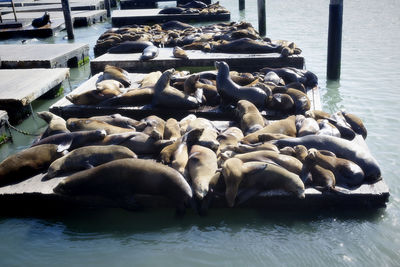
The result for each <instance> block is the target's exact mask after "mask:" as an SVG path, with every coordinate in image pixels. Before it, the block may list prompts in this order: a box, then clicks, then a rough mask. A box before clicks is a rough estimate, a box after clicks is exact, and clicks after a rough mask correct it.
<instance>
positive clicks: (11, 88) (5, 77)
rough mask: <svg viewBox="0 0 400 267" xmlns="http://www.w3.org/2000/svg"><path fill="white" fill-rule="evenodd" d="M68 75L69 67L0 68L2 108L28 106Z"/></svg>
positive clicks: (0, 100) (0, 99)
mask: <svg viewBox="0 0 400 267" xmlns="http://www.w3.org/2000/svg"><path fill="white" fill-rule="evenodd" d="M68 76H69V69H68V68H57V69H18V70H0V108H2V107H3V106H8V105H21V106H26V105H28V104H29V103H31V102H32V101H33V100H35V99H37V98H38V97H40V96H42V95H43V94H45V93H46V92H48V91H49V90H50V89H52V88H54V87H56V86H57V85H58V84H60V83H62V82H63V81H64V80H65V79H66V78H67V77H68Z"/></svg>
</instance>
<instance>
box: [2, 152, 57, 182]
mask: <svg viewBox="0 0 400 267" xmlns="http://www.w3.org/2000/svg"><path fill="white" fill-rule="evenodd" d="M62 155H63V152H60V151H59V149H58V145H54V144H42V145H38V146H35V147H31V148H28V149H25V150H22V151H20V152H18V153H16V154H14V155H11V156H9V157H7V158H6V159H5V160H3V161H2V162H1V163H0V186H5V185H8V184H12V183H18V182H21V181H23V180H26V179H28V178H29V177H32V176H34V175H36V174H39V173H41V172H42V171H44V170H46V169H47V168H48V167H49V165H50V164H51V163H52V162H53V161H54V160H56V159H58V158H59V157H61V156H62Z"/></svg>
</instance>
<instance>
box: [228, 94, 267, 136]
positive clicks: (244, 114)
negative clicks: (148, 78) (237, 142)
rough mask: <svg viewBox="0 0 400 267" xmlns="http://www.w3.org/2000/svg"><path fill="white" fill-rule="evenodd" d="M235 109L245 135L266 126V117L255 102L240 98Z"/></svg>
mask: <svg viewBox="0 0 400 267" xmlns="http://www.w3.org/2000/svg"><path fill="white" fill-rule="evenodd" d="M235 111H236V114H237V116H238V117H239V118H240V129H242V131H243V133H244V135H248V134H249V133H253V132H255V131H258V130H260V129H262V128H264V126H265V120H264V117H263V116H262V115H261V113H260V111H259V110H258V108H257V107H256V106H255V105H254V104H253V103H251V102H249V101H247V100H239V101H238V102H237V104H236V110H235Z"/></svg>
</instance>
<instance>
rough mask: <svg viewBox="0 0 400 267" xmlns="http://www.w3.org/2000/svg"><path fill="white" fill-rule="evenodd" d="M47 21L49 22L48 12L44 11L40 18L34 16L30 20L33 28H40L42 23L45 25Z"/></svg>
mask: <svg viewBox="0 0 400 267" xmlns="http://www.w3.org/2000/svg"><path fill="white" fill-rule="evenodd" d="M47 23H51V21H50V14H49V12H47V11H46V12H44V15H43V16H41V17H40V18H36V19H33V20H32V26H33V27H34V28H40V27H43V26H44V25H47Z"/></svg>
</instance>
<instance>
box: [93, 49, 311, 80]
mask: <svg viewBox="0 0 400 267" xmlns="http://www.w3.org/2000/svg"><path fill="white" fill-rule="evenodd" d="M172 50H173V48H160V49H159V55H158V56H157V57H156V58H154V59H151V60H147V61H142V60H140V56H141V53H132V54H109V53H106V54H104V55H102V56H100V57H97V58H95V59H93V60H91V63H90V68H91V71H92V73H93V74H95V73H98V72H101V71H103V70H104V67H105V65H107V64H109V65H113V66H116V67H120V68H123V69H125V70H127V71H129V72H137V71H138V70H140V72H151V71H157V70H160V71H164V70H167V69H169V68H181V67H210V68H214V62H215V61H225V62H226V63H228V65H229V66H230V68H231V70H237V71H247V72H254V71H259V70H260V69H261V68H264V67H271V68H282V67H294V68H298V69H302V68H303V67H304V58H303V57H301V56H298V55H294V56H289V57H282V56H281V54H278V53H268V54H228V53H207V52H203V51H200V50H186V53H187V55H188V57H189V59H187V60H185V59H180V58H175V57H173V55H172Z"/></svg>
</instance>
